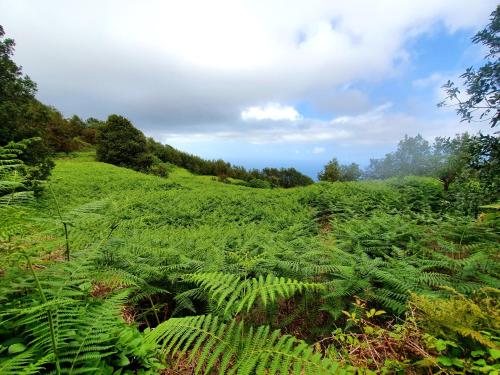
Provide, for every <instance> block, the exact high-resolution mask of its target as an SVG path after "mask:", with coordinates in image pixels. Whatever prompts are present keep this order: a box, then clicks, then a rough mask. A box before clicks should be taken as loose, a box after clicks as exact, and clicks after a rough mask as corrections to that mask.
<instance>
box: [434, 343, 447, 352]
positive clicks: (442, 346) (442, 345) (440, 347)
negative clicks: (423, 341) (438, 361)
mask: <svg viewBox="0 0 500 375" xmlns="http://www.w3.org/2000/svg"><path fill="white" fill-rule="evenodd" d="M445 349H446V341H443V340H436V350H437V351H438V352H442V351H443V350H445Z"/></svg>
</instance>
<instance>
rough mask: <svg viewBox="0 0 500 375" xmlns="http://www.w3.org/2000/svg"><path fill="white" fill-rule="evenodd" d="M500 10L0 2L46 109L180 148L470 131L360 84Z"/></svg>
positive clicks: (237, 1)
mask: <svg viewBox="0 0 500 375" xmlns="http://www.w3.org/2000/svg"><path fill="white" fill-rule="evenodd" d="M496 3H497V1H495V0H481V1H479V0H478V1H469V0H462V1H459V0H421V1H418V2H417V1H398V0H379V1H366V0H353V1H331V0H324V1H321V0H311V1H308V2H303V1H300V0H290V1H286V2H283V1H270V0H247V1H244V0H213V1H195V0H185V1H180V2H179V1H178V2H167V1H161V0H149V1H147V2H138V1H132V0H108V1H104V2H103V1H98V0H85V1H84V0H74V1H65V0H46V1H44V2H38V1H30V0H0V14H1V15H2V20H1V22H2V25H3V26H4V27H5V30H6V32H7V35H8V36H9V37H12V38H14V39H15V40H16V42H17V49H16V54H15V60H16V61H17V62H18V63H20V64H21V65H22V66H23V68H24V71H25V72H27V73H28V74H29V75H30V76H31V77H32V78H33V79H34V80H35V81H36V82H37V83H38V87H39V94H38V97H39V99H40V100H42V101H43V102H45V103H47V104H51V105H54V106H56V107H57V108H59V109H61V110H62V111H63V113H64V114H65V115H68V116H69V115H71V114H73V113H75V114H78V115H80V116H82V117H84V118H86V117H90V116H94V117H100V118H105V117H106V116H107V115H108V114H111V113H118V114H122V115H124V116H126V117H128V118H130V119H131V120H132V121H133V122H134V124H135V125H136V126H137V127H139V128H140V129H142V130H143V131H144V132H145V133H146V134H148V135H152V136H155V137H158V139H161V140H163V141H166V142H172V143H175V142H210V141H214V140H232V141H238V142H251V143H257V144H269V143H273V144H275V143H282V144H286V143H306V144H309V143H316V144H318V143H319V142H338V143H342V144H348V145H360V144H362V145H369V144H389V143H393V142H394V141H395V140H397V139H398V137H401V136H402V135H404V134H405V133H409V134H415V133H417V132H422V133H425V134H426V135H431V134H435V133H438V132H439V131H440V130H443V131H444V132H446V131H451V129H453V131H455V130H456V129H458V128H459V126H457V121H456V118H455V117H453V116H449V117H439V118H437V119H435V120H432V121H427V120H424V119H422V118H420V117H417V116H416V115H414V116H411V115H409V114H405V113H401V112H398V111H397V110H395V109H394V108H393V107H389V104H388V103H386V104H387V105H388V106H387V107H378V108H377V107H374V106H373V105H372V103H371V100H370V97H369V95H368V94H367V93H363V92H361V91H359V90H356V89H355V88H353V87H354V85H351V84H352V83H353V82H354V83H362V84H377V83H380V82H384V80H385V79H387V78H391V77H394V76H395V75H396V74H398V72H399V71H400V70H401V69H402V68H404V67H405V66H407V65H406V64H411V56H412V55H411V53H409V51H408V50H407V49H408V48H409V47H408V46H409V43H408V42H409V41H414V40H415V39H416V38H418V37H420V36H422V35H425V34H427V33H429V32H430V31H432V30H433V29H434V28H436V25H445V27H446V30H447V31H448V32H454V31H455V30H458V29H463V28H476V29H477V28H478V27H479V26H481V25H483V24H484V23H485V21H486V20H487V18H488V15H489V13H490V12H491V10H492V9H494V8H495V6H496ZM390 15H397V16H390ZM422 84H423V82H422ZM417 85H419V83H417ZM389 99H390V98H386V97H384V98H380V99H378V100H377V101H376V102H385V101H386V100H389ZM308 101H309V102H311V103H312V104H311V106H312V107H314V108H315V109H316V110H318V112H320V115H318V116H312V115H310V114H308V113H307V111H305V110H302V108H305V107H306V106H304V107H303V106H302V104H303V103H304V102H308ZM394 102H396V101H395V100H394ZM265 103H281V104H265ZM290 103H294V105H297V104H298V103H300V104H301V106H300V108H301V111H300V112H301V113H299V111H297V109H295V108H294V107H291V106H289V104H290ZM395 105H396V104H395ZM450 115H453V114H450ZM316 117H318V118H316ZM308 147H310V146H308Z"/></svg>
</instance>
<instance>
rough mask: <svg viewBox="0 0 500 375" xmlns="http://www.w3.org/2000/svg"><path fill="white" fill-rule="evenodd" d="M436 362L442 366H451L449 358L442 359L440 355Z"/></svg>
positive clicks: (451, 362)
mask: <svg viewBox="0 0 500 375" xmlns="http://www.w3.org/2000/svg"><path fill="white" fill-rule="evenodd" d="M437 361H438V362H439V363H441V364H442V365H443V366H453V361H452V360H451V358H448V357H444V356H442V355H441V356H439V357H438V358H437Z"/></svg>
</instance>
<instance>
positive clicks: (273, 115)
mask: <svg viewBox="0 0 500 375" xmlns="http://www.w3.org/2000/svg"><path fill="white" fill-rule="evenodd" d="M241 118H242V119H243V120H273V121H278V120H288V121H296V120H299V119H300V118H301V115H300V113H299V112H297V110H296V109H295V108H293V107H291V106H285V105H281V104H279V103H268V104H266V105H265V106H263V107H262V106H254V107H248V108H247V109H245V110H243V111H242V112H241Z"/></svg>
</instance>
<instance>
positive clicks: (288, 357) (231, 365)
mask: <svg viewBox="0 0 500 375" xmlns="http://www.w3.org/2000/svg"><path fill="white" fill-rule="evenodd" d="M147 340H148V341H153V342H157V343H161V344H162V348H163V350H165V352H167V353H169V354H170V355H172V356H174V355H176V354H178V353H179V354H184V353H185V352H186V351H188V350H189V351H190V352H191V355H190V357H189V360H190V361H193V360H195V359H196V362H197V365H196V369H195V372H196V373H204V374H208V373H210V372H211V371H212V370H216V372H217V373H219V374H226V373H230V374H253V373H257V374H263V373H266V374H277V373H279V374H332V373H336V374H342V373H343V371H342V370H341V369H339V366H338V364H337V363H336V362H334V361H330V360H328V359H323V358H322V357H321V354H320V353H316V352H315V351H314V350H313V349H312V348H311V347H310V346H309V345H308V344H307V343H305V342H303V341H301V340H297V339H296V338H294V337H292V336H289V335H281V333H280V331H278V330H276V331H271V330H270V328H269V327H268V326H260V327H257V328H253V327H247V326H246V325H245V323H244V322H243V321H239V322H238V321H237V320H234V319H233V320H230V321H229V322H228V323H223V322H221V321H220V320H219V319H218V318H217V317H213V316H211V315H206V316H203V315H202V316H195V317H186V318H174V319H169V320H167V321H166V322H164V323H162V324H160V325H159V326H158V327H156V328H155V329H154V330H153V331H152V332H151V333H150V334H149V335H148V337H147ZM216 363H217V368H215V365H216Z"/></svg>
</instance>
